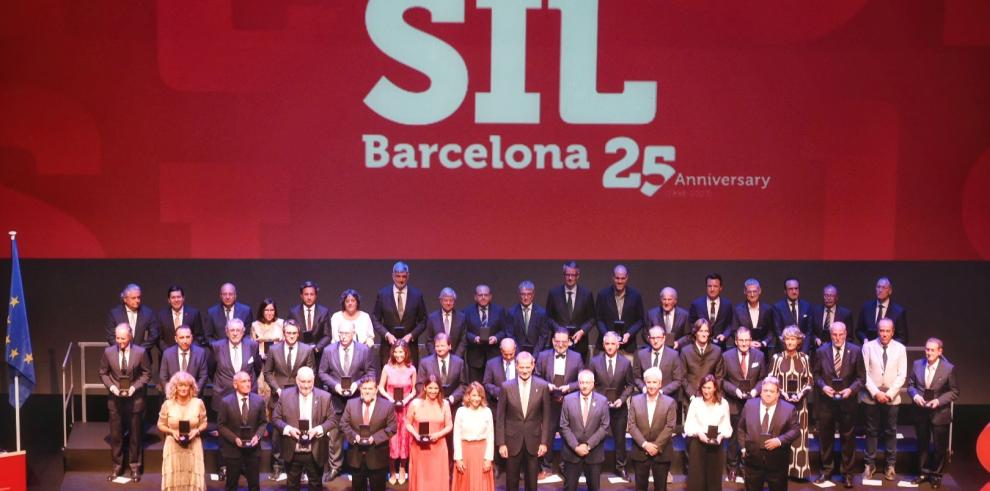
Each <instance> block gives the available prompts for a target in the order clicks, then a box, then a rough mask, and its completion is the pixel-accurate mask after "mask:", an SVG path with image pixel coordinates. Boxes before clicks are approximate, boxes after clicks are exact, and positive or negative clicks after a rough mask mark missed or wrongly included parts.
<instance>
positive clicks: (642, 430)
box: [626, 367, 677, 491]
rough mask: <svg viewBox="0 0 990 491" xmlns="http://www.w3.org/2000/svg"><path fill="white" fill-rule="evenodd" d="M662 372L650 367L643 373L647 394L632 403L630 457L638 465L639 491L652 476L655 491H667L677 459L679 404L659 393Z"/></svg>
mask: <svg viewBox="0 0 990 491" xmlns="http://www.w3.org/2000/svg"><path fill="white" fill-rule="evenodd" d="M662 377H663V375H662V374H661V372H660V369H658V368H656V367H650V368H648V369H646V372H644V373H643V381H644V384H645V391H644V392H643V393H642V394H636V395H635V396H633V397H632V399H631V400H630V401H629V416H628V417H629V422H628V423H627V424H626V431H628V432H629V436H630V437H632V441H633V445H632V450H630V451H629V458H630V459H631V460H632V461H633V462H635V464H634V465H635V469H636V471H635V472H636V491H646V490H647V489H648V488H649V479H650V475H651V474H652V475H653V489H655V490H656V491H666V489H667V482H668V480H667V476H668V475H669V472H670V462H671V460H672V459H673V456H674V444H673V435H674V424H675V423H676V421H677V403H676V402H675V401H674V399H672V398H670V397H667V396H665V395H663V394H661V393H660V386H661V384H662V383H663V379H662Z"/></svg>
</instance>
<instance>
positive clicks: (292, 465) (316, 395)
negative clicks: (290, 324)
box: [272, 367, 337, 491]
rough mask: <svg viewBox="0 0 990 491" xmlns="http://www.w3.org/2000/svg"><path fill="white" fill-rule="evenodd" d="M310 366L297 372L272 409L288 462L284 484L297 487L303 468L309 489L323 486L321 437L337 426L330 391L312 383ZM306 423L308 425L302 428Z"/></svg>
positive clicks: (274, 422)
mask: <svg viewBox="0 0 990 491" xmlns="http://www.w3.org/2000/svg"><path fill="white" fill-rule="evenodd" d="M315 380H316V377H315V376H314V375H313V369H312V368H309V367H302V368H300V369H299V371H298V372H297V373H296V386H295V387H290V388H287V389H285V390H283V391H282V397H279V399H278V404H276V405H275V410H274V411H273V412H272V423H273V424H274V425H275V431H277V432H279V433H281V434H282V436H283V437H287V438H282V441H281V443H282V458H284V459H285V462H286V464H287V465H288V469H287V470H288V472H287V474H288V477H289V478H288V483H287V488H288V489H289V490H290V491H292V490H298V489H299V481H300V478H301V477H302V473H303V471H305V472H306V477H307V478H308V479H309V489H310V491H315V490H320V489H323V484H322V483H321V482H320V469H321V468H322V467H323V464H322V463H323V462H325V461H326V458H327V457H326V454H327V442H326V440H324V439H323V438H322V437H323V435H326V434H327V433H329V432H330V430H331V429H333V428H335V427H336V426H337V424H336V421H337V420H336V417H335V415H334V412H333V403H332V402H331V399H330V394H328V393H326V392H325V391H323V390H320V389H317V388H315V387H314V385H315V384H314V382H315ZM306 426H308V427H309V428H308V429H304V428H305V427H306Z"/></svg>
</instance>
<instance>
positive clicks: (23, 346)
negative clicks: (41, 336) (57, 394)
mask: <svg viewBox="0 0 990 491" xmlns="http://www.w3.org/2000/svg"><path fill="white" fill-rule="evenodd" d="M10 261H11V268H10V302H9V304H8V305H9V307H8V308H7V349H6V354H7V365H9V366H10V369H9V370H8V372H9V373H10V405H11V406H15V407H20V406H21V405H22V404H24V401H26V400H27V398H28V396H30V395H31V391H32V390H34V384H35V381H36V379H35V378H34V355H33V352H32V351H31V333H30V332H29V330H28V318H27V310H26V307H25V304H24V285H22V284H21V263H20V259H18V257H17V241H16V240H11V241H10ZM14 377H18V378H19V379H20V396H21V400H19V401H18V400H16V399H15V398H14Z"/></svg>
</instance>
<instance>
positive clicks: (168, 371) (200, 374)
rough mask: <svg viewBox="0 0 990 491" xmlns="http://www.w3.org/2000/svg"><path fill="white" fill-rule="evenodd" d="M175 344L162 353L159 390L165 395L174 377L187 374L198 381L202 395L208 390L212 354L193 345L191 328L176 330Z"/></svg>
mask: <svg viewBox="0 0 990 491" xmlns="http://www.w3.org/2000/svg"><path fill="white" fill-rule="evenodd" d="M174 342H175V344H174V345H173V346H171V347H170V348H168V349H166V350H165V351H164V352H163V353H162V364H161V368H159V369H158V379H159V384H160V385H159V390H160V391H161V393H162V394H164V393H165V386H166V385H167V384H168V382H169V380H171V379H172V375H175V374H176V373H178V372H186V373H188V374H190V375H192V376H193V378H194V379H196V386H197V387H198V390H199V392H200V393H202V392H203V391H204V390H206V382H207V380H209V379H208V378H207V377H208V370H207V366H208V359H209V356H210V353H209V352H208V351H207V350H206V348H201V347H200V346H199V345H197V344H195V343H193V334H192V329H191V328H190V327H189V326H179V327H178V328H177V329H176V330H175V341H174Z"/></svg>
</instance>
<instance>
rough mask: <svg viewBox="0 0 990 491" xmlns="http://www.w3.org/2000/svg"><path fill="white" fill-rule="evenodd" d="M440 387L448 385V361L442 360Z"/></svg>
mask: <svg viewBox="0 0 990 491" xmlns="http://www.w3.org/2000/svg"><path fill="white" fill-rule="evenodd" d="M440 385H447V360H440Z"/></svg>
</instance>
